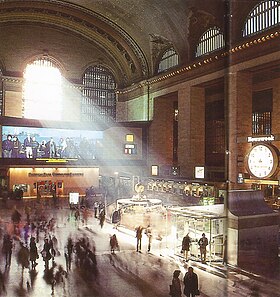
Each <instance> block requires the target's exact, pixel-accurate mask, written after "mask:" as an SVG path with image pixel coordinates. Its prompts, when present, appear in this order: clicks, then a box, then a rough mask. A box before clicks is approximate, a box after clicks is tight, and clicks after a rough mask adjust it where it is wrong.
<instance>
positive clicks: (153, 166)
mask: <svg viewBox="0 0 280 297" xmlns="http://www.w3.org/2000/svg"><path fill="white" fill-rule="evenodd" d="M152 175H158V165H152Z"/></svg>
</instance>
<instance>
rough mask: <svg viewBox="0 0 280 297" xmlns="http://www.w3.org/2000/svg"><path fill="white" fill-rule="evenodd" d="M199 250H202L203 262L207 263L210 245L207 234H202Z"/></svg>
mask: <svg viewBox="0 0 280 297" xmlns="http://www.w3.org/2000/svg"><path fill="white" fill-rule="evenodd" d="M198 245H199V249H200V258H201V262H202V263H205V261H206V247H207V245H208V239H207V237H206V236H205V233H202V237H201V238H200V239H199V241H198Z"/></svg>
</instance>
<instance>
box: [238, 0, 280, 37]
mask: <svg viewBox="0 0 280 297" xmlns="http://www.w3.org/2000/svg"><path fill="white" fill-rule="evenodd" d="M279 16H280V1H277V0H274V1H262V2H261V3H259V4H258V5H256V6H255V8H254V9H253V10H252V11H251V12H250V14H249V15H248V17H247V19H246V23H245V27H244V29H243V37H246V36H250V35H254V34H257V33H259V32H262V31H265V30H267V29H269V28H272V27H275V26H277V25H279V22H280V17H279Z"/></svg>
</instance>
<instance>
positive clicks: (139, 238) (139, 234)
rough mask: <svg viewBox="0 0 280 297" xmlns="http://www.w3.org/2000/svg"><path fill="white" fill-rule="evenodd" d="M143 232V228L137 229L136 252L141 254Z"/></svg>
mask: <svg viewBox="0 0 280 297" xmlns="http://www.w3.org/2000/svg"><path fill="white" fill-rule="evenodd" d="M142 231H143V228H142V227H141V226H139V227H138V228H137V229H136V251H137V252H139V253H141V243H142Z"/></svg>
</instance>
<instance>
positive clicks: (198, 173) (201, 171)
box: [194, 166, 205, 178]
mask: <svg viewBox="0 0 280 297" xmlns="http://www.w3.org/2000/svg"><path fill="white" fill-rule="evenodd" d="M204 177H205V168H204V167H203V166H195V168H194V178H204Z"/></svg>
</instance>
